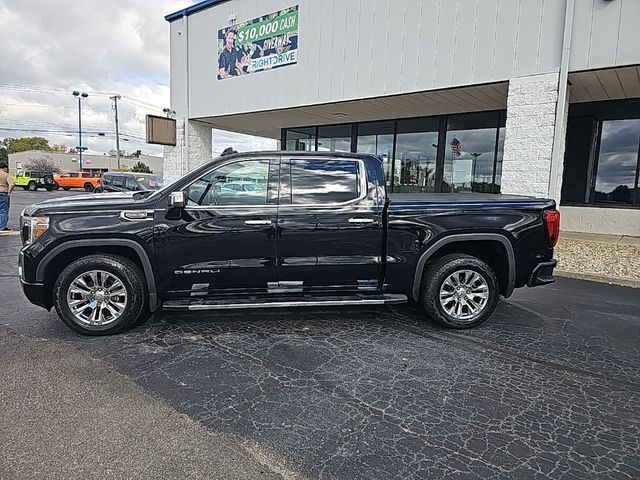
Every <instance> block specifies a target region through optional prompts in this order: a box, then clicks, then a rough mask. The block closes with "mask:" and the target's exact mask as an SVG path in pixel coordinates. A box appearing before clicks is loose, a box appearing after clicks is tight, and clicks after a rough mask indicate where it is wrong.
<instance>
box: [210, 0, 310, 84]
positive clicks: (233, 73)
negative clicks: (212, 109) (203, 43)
mask: <svg viewBox="0 0 640 480" xmlns="http://www.w3.org/2000/svg"><path fill="white" fill-rule="evenodd" d="M296 63H298V5H296V6H293V7H289V8H285V9H284V10H280V11H279V12H274V13H271V14H269V15H265V16H263V17H259V18H254V19H253V20H249V21H247V22H244V23H240V24H238V25H231V26H229V27H226V28H223V29H221V30H218V80H222V79H224V78H230V77H237V76H240V75H247V74H250V73H255V72H261V71H263V70H270V69H272V68H278V67H285V66H287V65H294V64H296Z"/></svg>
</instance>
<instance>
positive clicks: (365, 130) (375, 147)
mask: <svg viewBox="0 0 640 480" xmlns="http://www.w3.org/2000/svg"><path fill="white" fill-rule="evenodd" d="M394 131H395V122H393V121H390V122H371V123H361V124H360V125H358V145H357V151H358V152H359V153H371V154H373V155H380V156H381V157H382V167H383V168H384V177H385V179H386V183H387V188H391V186H392V185H391V179H392V178H393V175H391V171H392V168H393V135H394Z"/></svg>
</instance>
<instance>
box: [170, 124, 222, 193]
mask: <svg viewBox="0 0 640 480" xmlns="http://www.w3.org/2000/svg"><path fill="white" fill-rule="evenodd" d="M185 129H186V131H187V135H188V142H187V141H186V140H187V138H185ZM187 143H188V146H187ZM187 152H188V153H187ZM211 158H212V152H211V127H210V126H209V125H208V124H206V123H202V122H198V121H195V120H190V121H187V120H186V119H185V117H180V118H177V119H176V146H175V147H165V149H164V162H163V172H164V179H165V183H169V182H172V181H174V180H176V179H178V178H180V177H181V176H182V175H184V174H185V173H187V172H189V171H191V170H193V169H194V168H197V167H199V166H200V165H202V164H204V163H207V162H208V161H210V160H211Z"/></svg>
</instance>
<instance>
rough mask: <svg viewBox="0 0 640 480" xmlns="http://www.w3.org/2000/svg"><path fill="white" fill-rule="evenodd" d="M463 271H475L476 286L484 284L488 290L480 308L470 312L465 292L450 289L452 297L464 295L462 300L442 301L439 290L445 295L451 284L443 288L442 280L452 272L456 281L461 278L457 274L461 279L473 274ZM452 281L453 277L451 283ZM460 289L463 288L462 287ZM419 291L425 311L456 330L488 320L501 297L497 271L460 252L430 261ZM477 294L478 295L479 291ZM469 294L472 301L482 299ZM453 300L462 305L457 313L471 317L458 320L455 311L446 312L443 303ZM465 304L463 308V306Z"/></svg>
mask: <svg viewBox="0 0 640 480" xmlns="http://www.w3.org/2000/svg"><path fill="white" fill-rule="evenodd" d="M465 271H467V272H468V271H471V272H475V273H477V274H478V275H479V277H480V278H481V280H477V283H475V285H482V284H483V283H484V285H485V286H486V289H487V293H486V303H484V304H482V306H481V307H478V308H479V311H478V312H476V313H473V314H472V310H471V308H470V307H469V304H470V302H469V301H468V296H467V294H466V293H464V292H460V291H459V290H453V292H454V293H453V295H452V296H457V295H460V296H462V297H464V298H463V299H462V300H461V301H457V300H455V299H454V300H450V299H449V300H442V301H441V291H443V290H441V289H443V288H444V295H447V293H448V291H449V290H448V287H449V285H450V284H451V283H449V284H447V285H446V286H445V287H443V285H445V282H446V281H447V280H448V279H450V277H451V275H454V274H455V275H456V277H454V278H457V280H458V281H459V280H460V275H463V277H462V278H471V277H473V274H470V273H463V272H465ZM474 278H475V277H474ZM455 281H456V280H454V281H453V282H455ZM460 288H461V289H462V290H464V288H463V287H462V286H461V287H460ZM420 290H421V292H420V294H421V295H420V301H421V303H422V306H423V307H424V309H425V310H426V312H427V314H428V315H429V316H430V317H431V318H432V319H433V320H435V321H436V322H437V323H439V324H440V325H442V326H444V327H447V328H455V329H466V328H473V327H476V326H478V325H480V324H482V323H484V322H485V321H487V319H489V317H491V315H492V314H493V312H494V310H495V309H496V306H497V305H498V300H499V299H500V291H499V284H498V279H497V278H496V274H495V272H494V271H493V269H492V268H491V267H490V266H489V265H488V264H487V263H486V262H484V261H482V260H480V259H479V258H477V257H474V256H471V255H465V254H460V253H457V254H451V255H445V256H444V257H442V258H440V259H438V260H436V261H435V262H433V263H432V264H431V265H430V266H429V267H428V268H427V269H426V270H425V273H424V275H423V277H422V283H421V285H420ZM470 290H471V289H470ZM476 295H479V293H477V294H476ZM470 296H473V297H474V298H473V299H472V300H473V302H475V301H476V300H478V301H479V302H480V303H481V302H482V298H481V297H480V296H475V295H470ZM456 298H457V297H456ZM452 301H453V302H454V304H453V305H457V304H458V303H460V304H461V305H463V307H462V311H460V312H459V313H460V315H462V316H463V315H471V316H470V317H469V318H466V319H461V318H457V317H456V316H455V313H456V312H454V314H453V315H452V314H450V313H449V312H447V310H446V309H445V306H448V305H452V303H450V302H452ZM443 303H444V305H443ZM465 304H466V307H465V306H464V305H465ZM474 305H476V303H474ZM454 308H455V307H454ZM465 308H466V312H467V313H466V314H465V312H464V309H465Z"/></svg>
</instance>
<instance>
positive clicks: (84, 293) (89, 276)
mask: <svg viewBox="0 0 640 480" xmlns="http://www.w3.org/2000/svg"><path fill="white" fill-rule="evenodd" d="M146 292H147V286H146V282H145V279H144V276H143V274H142V272H141V271H140V269H139V268H138V266H137V265H136V264H135V263H133V262H132V261H131V260H129V259H127V258H124V257H120V256H116V255H88V256H86V257H82V258H79V259H78V260H75V261H74V262H72V263H71V264H70V265H69V266H67V267H66V268H65V269H64V270H63V271H62V273H61V274H60V276H59V277H58V279H57V281H56V283H55V286H54V292H53V297H54V303H55V308H56V311H57V312H58V315H59V316H60V319H61V320H62V321H63V322H64V323H65V324H66V325H67V326H68V327H70V328H72V329H73V330H75V331H76V332H80V333H83V334H85V335H110V334H113V333H119V332H123V331H125V330H128V329H130V328H133V327H134V326H135V325H136V324H138V323H140V322H141V321H143V320H145V319H146V318H147V317H148V313H149V311H148V308H147V306H146V303H147V302H146V297H147V293H146Z"/></svg>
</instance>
